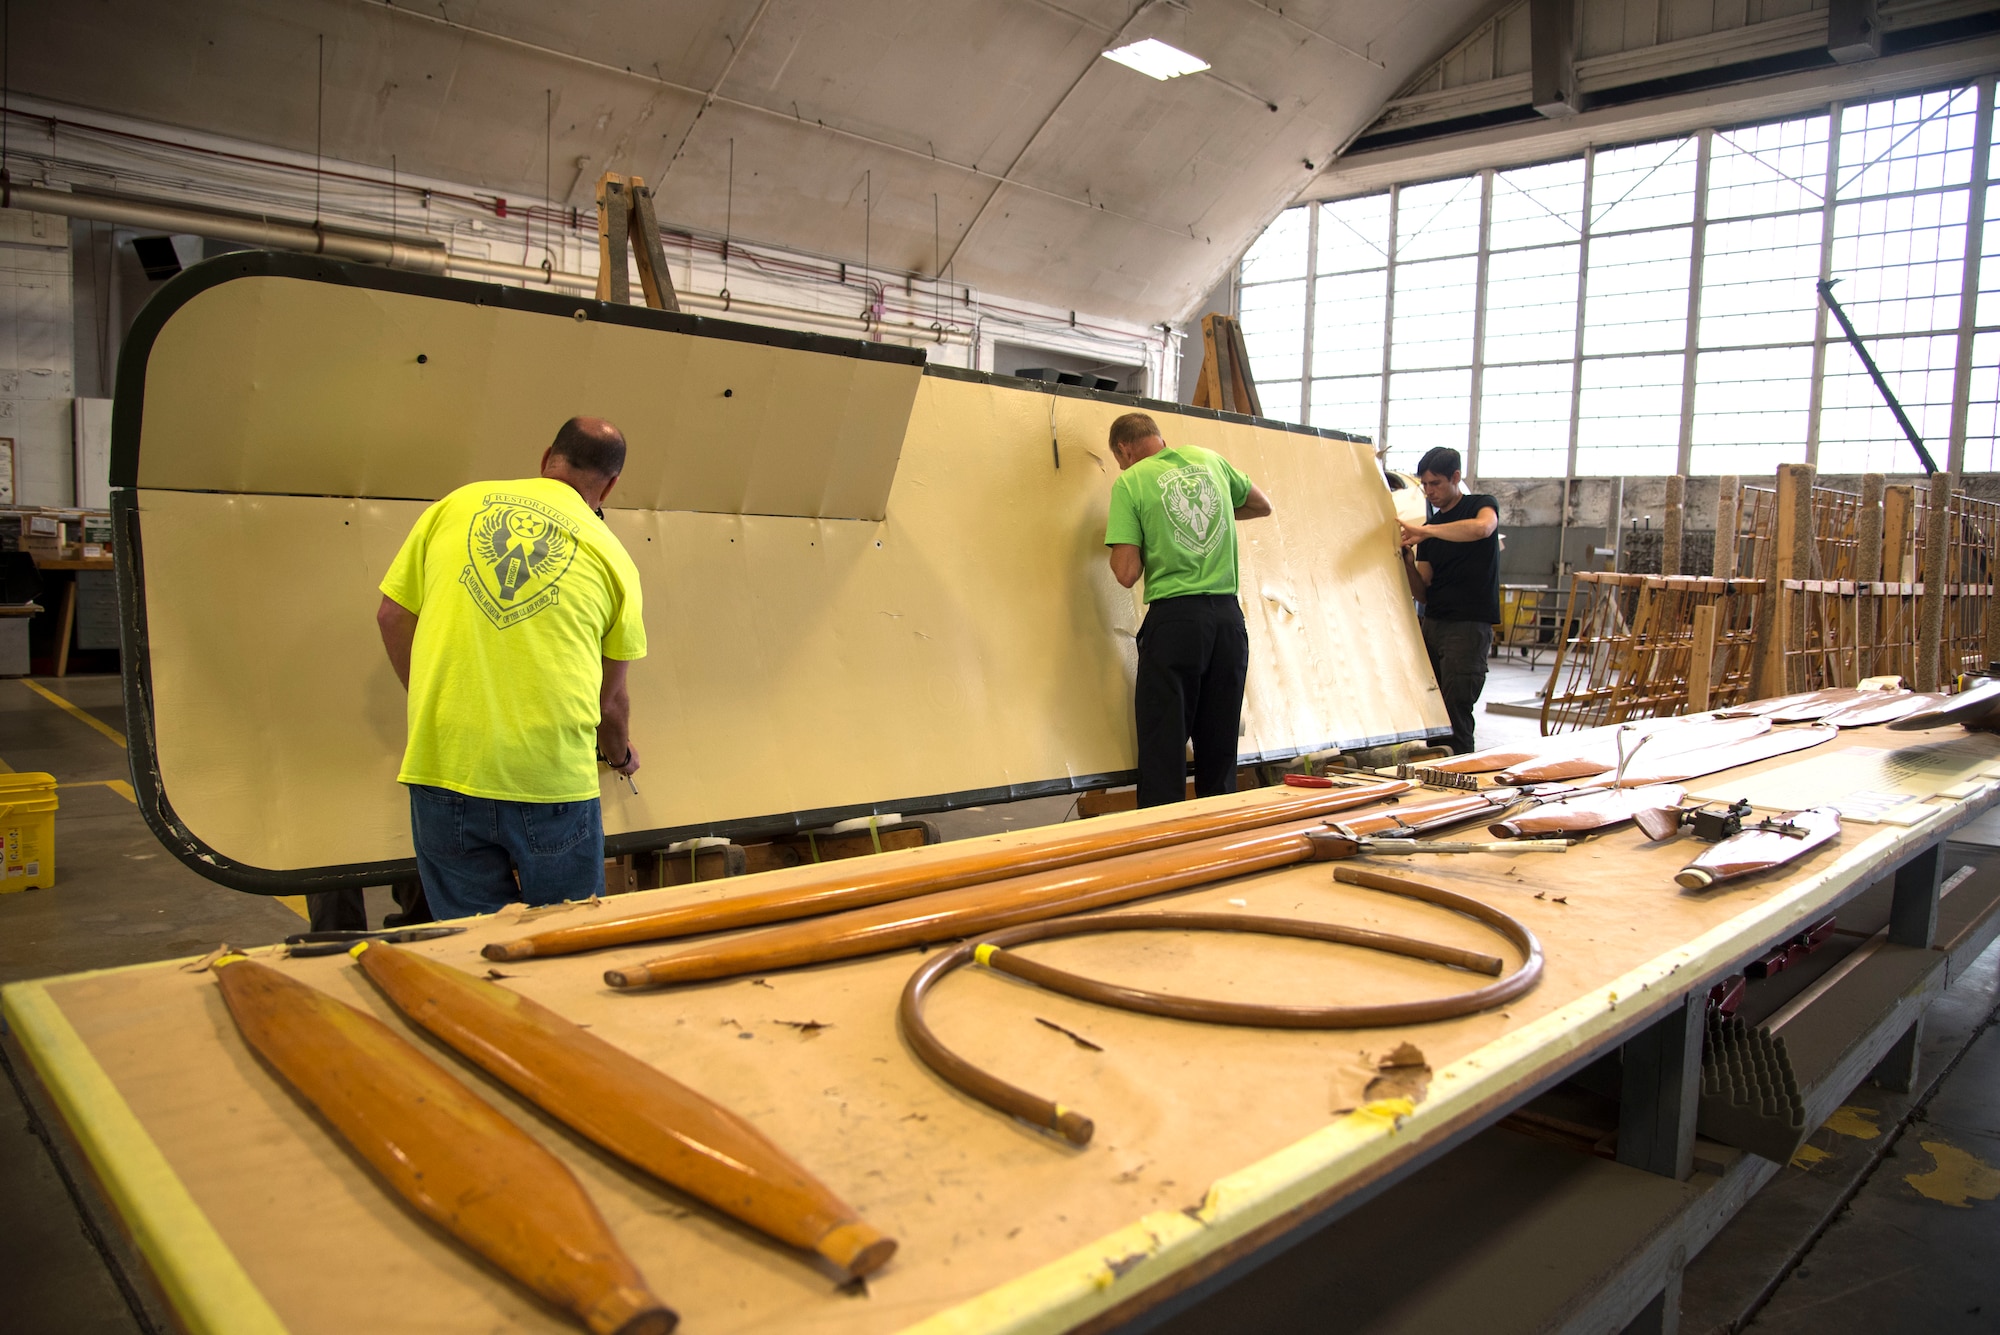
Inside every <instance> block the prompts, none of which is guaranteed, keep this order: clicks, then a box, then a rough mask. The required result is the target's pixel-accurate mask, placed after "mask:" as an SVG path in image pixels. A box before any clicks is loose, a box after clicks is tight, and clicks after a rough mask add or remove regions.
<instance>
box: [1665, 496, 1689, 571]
mask: <svg viewBox="0 0 2000 1335" xmlns="http://www.w3.org/2000/svg"><path fill="white" fill-rule="evenodd" d="M1687 481H1688V480H1687V478H1686V477H1684V476H1682V475H1681V474H1679V473H1676V474H1674V475H1673V476H1672V477H1669V478H1668V479H1667V509H1666V513H1665V514H1664V515H1662V516H1661V517H1660V573H1661V574H1662V575H1678V574H1680V573H1681V543H1682V541H1683V540H1684V538H1685V536H1686V531H1687Z"/></svg>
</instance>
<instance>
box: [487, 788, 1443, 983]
mask: <svg viewBox="0 0 2000 1335" xmlns="http://www.w3.org/2000/svg"><path fill="white" fill-rule="evenodd" d="M1409 790H1410V785H1409V784H1408V783H1405V782H1403V781H1402V780H1400V779H1385V780H1383V781H1382V782H1380V783H1366V784H1359V785H1356V786H1354V787H1351V788H1329V789H1289V788H1288V789H1286V790H1285V792H1286V793H1287V794H1288V795H1287V796H1286V797H1283V798H1280V799H1278V800H1275V801H1270V802H1259V803H1256V804H1253V805H1250V806H1244V807H1238V808H1235V809H1233V810H1229V811H1210V812H1204V813H1201V814H1199V815H1192V816H1190V815H1179V816H1166V817H1163V818H1161V819H1158V820H1153V821H1148V822H1146V823H1144V824H1138V825H1125V826H1122V827H1118V826H1113V827H1109V828H1106V827H1101V826H1099V827H1093V826H1092V825H1091V824H1090V823H1088V822H1086V823H1083V824H1080V825H1077V826H1073V827H1071V828H1069V829H1068V830H1066V831H1065V832H1063V833H1062V834H1060V835H1058V836H1056V837H1055V838H1052V839H1049V840H1047V841H1046V842H1043V843H1038V844H1036V845H1034V846H1033V847H1031V848H1014V847H1004V846H1003V847H998V848H996V847H993V846H992V845H991V844H982V845H975V846H972V847H969V848H967V849H966V850H965V851H963V852H955V853H944V854H940V855H936V856H931V857H926V858H922V859H917V860H908V859H904V858H900V857H897V856H895V855H891V856H888V857H872V858H864V859H857V860H852V861H842V862H838V863H835V864H832V865H830V866H828V867H827V868H826V869H825V870H824V872H823V873H822V874H820V875H818V876H816V877H814V878H812V879H811V880H808V881H804V882H798V881H794V882H792V883H791V884H789V885H786V886H784V887H782V888H779V889H773V890H759V891H751V892H750V893H748V894H741V895H732V896H730V897H729V898H727V899H724V900H720V901H718V902H715V903H704V904H684V905H681V906H679V907H676V908H670V909H661V910H659V911H657V912H654V913H644V914H639V915H636V916H634V917H629V918H614V919H612V920H611V921H609V922H589V923H577V924H574V925H571V926H567V927H556V928H551V929H550V930H548V931H545V932H537V933H535V934H534V935H532V936H524V937H520V938H518V939H516V940H513V941H495V942H493V943H491V944H489V945H488V946H487V947H486V948H485V950H484V951H483V952H481V953H483V954H484V955H485V956H486V958H487V959H490V960H518V959H528V958H530V957H533V956H540V955H568V954H572V953H574V952H576V951H579V950H595V949H598V948H599V947H602V946H623V945H631V944H632V943H634V942H638V941H663V940H667V939H669V938H672V937H679V936H697V935H700V934H701V933H704V932H723V931H731V930H734V929H735V928H738V927H755V926H758V925H760V924H763V923H771V922H785V921H789V920H790V919H793V918H809V917H812V916H814V915H816V914H821V913H833V912H837V911H840V910H844V909H855V908H862V907H865V906H867V905H870V904H884V903H889V902H891V901H893V900H898V899H908V898H910V897H911V896H913V895H924V894H930V893H932V892H934V891H940V890H956V889H958V888H960V887H961V886H968V885H978V884H980V883H982V882H985V881H996V880H1000V879H1002V878H1003V877H1009V876H1020V875H1023V874H1026V873H1029V872H1038V871H1054V870H1056V869H1058V868H1061V867H1072V866H1076V865H1077V864H1079V863H1084V862H1094V861H1097V860H1098V859H1100V858H1109V857H1119V856H1122V855H1125V854H1129V853H1140V852H1145V851H1148V850H1150V849H1156V848H1167V847H1171V846H1173V845H1175V844H1185V843H1191V842H1193V841H1194V840H1197V839H1209V838H1214V837H1216V836H1218V835H1225V834H1236V833H1240V832H1242V831H1244V830H1254V829H1258V828H1260V827H1262V826H1266V825H1275V824H1278V823H1279V822H1282V821H1291V820H1299V819H1302V818H1304V817H1307V816H1325V815H1330V814H1332V813H1333V812H1336V811H1347V810H1351V809H1352V808H1354V807H1362V806H1367V805H1368V804H1370V803H1372V802H1379V801H1381V800H1383V799H1384V798H1388V797H1394V796H1396V795H1397V794H1399V793H1406V792H1408V791H1409ZM1292 794H1296V795H1292Z"/></svg>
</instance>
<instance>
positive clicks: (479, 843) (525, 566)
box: [375, 417, 646, 918]
mask: <svg viewBox="0 0 2000 1335" xmlns="http://www.w3.org/2000/svg"><path fill="white" fill-rule="evenodd" d="M624 467H625V438H624V437H623V436H622V435H620V434H619V432H618V428H617V427H615V426H613V425H611V423H609V422H607V421H604V420H603V419H601V418H595V417H575V418H571V419H570V420H569V421H568V422H566V423H564V424H563V428H562V430H561V431H559V432H557V433H556V439H555V443H554V444H553V445H551V446H549V448H548V450H547V451H546V452H544V453H543V455H542V467H541V476H539V477H533V478H523V479H520V480H518V481H513V482H476V483H473V484H472V485H470V486H465V487H460V488H459V489H458V490H457V491H454V492H452V493H451V494H450V495H449V496H446V497H445V498H444V499H443V500H440V501H438V502H437V503H436V504H435V505H432V506H431V507H430V508H429V509H428V510H425V511H424V513H423V516H422V518H420V519H418V520H417V523H416V526H415V527H414V528H412V529H411V530H410V535H409V536H408V537H407V538H405V539H404V540H403V548H402V550H401V551H400V552H398V553H397V555H396V560H395V563H394V564H393V565H391V566H390V567H389V573H388V574H387V575H386V576H384V577H383V580H382V585H381V588H382V605H381V607H380V608H379V609H378V610H377V612H376V614H375V620H376V623H377V625H379V626H380V628H381V631H382V644H383V647H384V648H386V649H387V650H388V651H389V662H390V664H391V665H392V666H393V667H394V668H395V669H396V676H397V677H398V678H400V679H401V680H402V683H403V685H404V687H405V688H406V689H408V691H409V693H410V701H409V742H408V745H407V746H406V748H405V749H404V752H403V766H402V769H401V771H400V772H399V773H398V774H397V775H396V777H397V779H398V780H399V781H401V782H402V783H404V784H407V785H408V786H409V789H410V832H411V836H412V839H413V841H414V842H415V844H416V850H417V870H418V873H419V874H420V875H421V876H422V877H423V882H424V897H425V899H427V900H428V901H429V903H430V907H431V911H432V912H433V913H434V914H435V915H436V916H438V917H439V918H462V917H465V916H467V915H469V914H474V913H491V912H493V911H494V910H496V909H498V908H500V907H501V906H502V905H504V904H507V903H509V902H511V901H512V900H514V899H515V898H517V897H518V898H520V899H522V900H525V901H526V902H527V903H529V904H531V905H534V904H553V903H556V902H558V901H560V900H565V899H587V898H588V897H590V896H591V895H594V894H596V893H598V892H599V891H600V890H601V889H602V888H603V884H604V824H603V817H602V813H601V811H600V809H599V806H598V776H597V763H596V762H597V760H598V758H600V757H602V758H603V759H604V760H605V762H606V763H607V764H609V765H610V766H611V768H612V769H614V770H616V771H617V772H618V773H620V774H624V775H630V774H632V773H634V772H635V771H636V770H637V769H638V768H639V753H638V752H637V751H635V750H633V749H632V739H631V735H630V733H629V726H630V719H631V702H630V699H629V697H628V696H627V693H626V684H625V677H626V670H627V666H628V664H629V663H630V662H631V660H633V659H635V658H643V657H645V655H646V628H645V624H644V619H643V608H642V605H641V601H640V595H639V572H638V569H637V568H636V567H635V566H634V565H633V564H632V558H631V557H630V556H628V555H627V554H626V552H625V548H624V546H623V545H621V544H620V543H619V541H618V539H617V538H616V537H614V536H613V535H612V533H611V530H610V529H609V528H607V527H606V526H605V523H604V518H603V505H604V499H605V497H607V496H609V495H610V494H611V489H612V487H613V486H615V485H616V484H617V482H618V475H619V473H620V472H622V471H623V469H624ZM517 876H518V879H519V889H518V891H517V890H516V878H517Z"/></svg>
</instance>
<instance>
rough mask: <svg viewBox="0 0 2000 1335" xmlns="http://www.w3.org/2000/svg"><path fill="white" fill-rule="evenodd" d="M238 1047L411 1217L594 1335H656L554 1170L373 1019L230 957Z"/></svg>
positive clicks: (594, 1223)
mask: <svg viewBox="0 0 2000 1335" xmlns="http://www.w3.org/2000/svg"><path fill="white" fill-rule="evenodd" d="M214 967H215V980H216V983H217V985H218V986H219V987H220V988H221V990H222V1000H223V1003H224V1004H225V1005H227V1006H228V1007H229V1014H230V1016H231V1018H233V1019H234V1020H235V1021H236V1027H237V1029H238V1030H240V1031H241V1032H242V1034H243V1038H244V1040H245V1041H246V1042H248V1043H249V1044H250V1046H251V1047H252V1048H254V1049H256V1051H257V1053H258V1055H259V1056H261V1057H262V1058H263V1059H264V1060H265V1061H266V1062H268V1063H270V1065H271V1068H272V1069H273V1070H275V1071H276V1072H277V1073H278V1074H279V1075H280V1076H282V1077H283V1078H284V1079H285V1081H286V1082H287V1083H288V1084H290V1085H291V1086H292V1088H293V1089H295V1090H297V1091H298V1092H299V1094H300V1095H301V1096H302V1097H304V1099H305V1100H306V1101H307V1102H308V1103H310V1104H312V1106H313V1107H314V1108H316V1109H318V1110H319V1113H320V1115H321V1116H322V1117H324V1118H325V1119H326V1120H327V1122H328V1123H330V1124H331V1125H332V1127H333V1129H334V1130H335V1131H337V1132H339V1133H340V1136H341V1138H342V1139H343V1140H345V1141H346V1142H347V1143H348V1144H349V1145H351V1146H352V1147H353V1148H354V1151H355V1152H356V1153H357V1154H359V1155H360V1156H361V1157H362V1158H363V1159H365V1160H366V1161H367V1162H368V1165H369V1167H371V1168H373V1169H374V1170H375V1172H376V1173H377V1174H378V1175H380V1177H381V1178H382V1180H383V1181H385V1182H387V1183H388V1184H389V1186H390V1187H391V1188H393V1189H394V1190H395V1192H396V1194H397V1195H399V1196H401V1197H402V1198H403V1199H404V1200H406V1201H408V1202H409V1203H410V1204H411V1205H412V1206H414V1207H415V1208H416V1209H417V1211H418V1212H419V1213H421V1214H423V1215H424V1216H425V1217H426V1218H428V1219H430V1220H431V1221H432V1222H433V1223H435V1224H437V1225H438V1226H439V1227H441V1228H443V1229H444V1230H445V1231H446V1232H448V1233H450V1234H451V1235H452V1236H453V1237H455V1238H457V1239H458V1240H459V1241H460V1242H463V1243H464V1244H465V1245H466V1246H468V1247H470V1248H472V1250H474V1251H476V1252H478V1253H479V1254H480V1255H481V1256H483V1257H485V1258H486V1259H487V1260H488V1261H490V1262H492V1263H493V1264H494V1265H495V1266H497V1267H499V1268H500V1269H501V1270H503V1271H505V1272H506V1273H507V1274H509V1275H511V1276H513V1278H515V1279H516V1280H519V1281H520V1282H521V1283H522V1284H524V1285H526V1286H527V1287H528V1288H530V1289H532V1290H534V1291H535V1292H536V1293H538V1294H540V1295H541V1296H542V1297H543V1298H545V1299H547V1300H548V1301H549V1302H551V1303H554V1304H555V1305H556V1306H558V1307H561V1308H563V1309H564V1310H566V1311H568V1312H571V1313H574V1314H575V1315H576V1316H577V1317H578V1318H579V1319H580V1320H581V1321H582V1322H583V1324H584V1325H585V1326H587V1327H589V1328H590V1330H591V1331H593V1332H595V1335H666V1332H668V1331H671V1330H672V1329H673V1328H674V1325H675V1322H676V1321H677V1320H678V1318H676V1317H675V1315H674V1313H673V1312H672V1311H670V1310H669V1309H668V1308H667V1307H666V1306H664V1305H663V1304H662V1303H661V1302H660V1300H659V1299H658V1298H655V1297H654V1296H653V1295H652V1293H650V1292H649V1291H648V1290H647V1288H646V1281H645V1279H644V1278H643V1277H642V1276H641V1275H640V1274H639V1271H638V1268H637V1267H636V1266H634V1265H633V1264H632V1262H631V1261H630V1260H629V1259H628V1258H627V1257H626V1255H625V1253H624V1252H623V1251H622V1250H620V1248H619V1246H618V1241H617V1239H615V1238H614V1237H612V1236H611V1230H610V1228H608V1227H607V1226H606V1225H605V1223H604V1219H603V1217H602V1216H600V1215H599V1214H598V1213H597V1207H596V1206H594V1205H592V1204H591V1203H590V1197H588V1196H586V1195H585V1194H584V1191H583V1187H582V1185H581V1184H580V1183H578V1182H577V1180H576V1178H575V1176H574V1175H573V1174H571V1172H570V1171H569V1169H568V1168H565V1167H564V1166H563V1163H562V1161H561V1160H560V1159H558V1158H556V1157H555V1156H554V1155H553V1154H550V1153H549V1152H548V1151H547V1150H545V1149H543V1148H542V1146H541V1145H540V1144H539V1143H538V1142H537V1141H535V1140H534V1139H533V1138H532V1137H530V1136H529V1135H528V1134H527V1133H526V1132H525V1131H523V1130H521V1128H519V1127H517V1126H515V1125H514V1124H513V1123H512V1122H510V1121H508V1120H507V1119H506V1118H505V1117H503V1116H501V1115H500V1113H499V1112H497V1111H496V1110H495V1109H494V1108H493V1107H492V1106H491V1105H490V1104H488V1103H487V1102H486V1101H485V1100H484V1099H482V1098H480V1097H479V1096H478V1095H477V1094H474V1093H473V1092H472V1091H471V1090H470V1089H467V1088H466V1087H465V1085H464V1084H462V1083H460V1082H459V1081H458V1080H457V1079H455V1078H454V1077H453V1076H451V1075H450V1074H449V1073H448V1072H446V1071H445V1069H444V1068H443V1067H441V1066H439V1065H438V1064H437V1063H436V1062H434V1061H432V1060H431V1059H430V1058H429V1057H426V1056H425V1055H424V1054H423V1053H421V1052H419V1051H417V1049H416V1048H414V1047H412V1046H411V1045H410V1044H409V1043H407V1042H405V1041H404V1040H403V1039H401V1038H398V1037H397V1036H396V1035H395V1034H394V1033H392V1032H391V1031H390V1030H389V1028H388V1027H387V1026H386V1025H384V1024H383V1023H382V1022H381V1021H380V1020H377V1019H375V1018H374V1017H373V1016H371V1015H364V1014H363V1013H362V1012H360V1011H358V1010H356V1009H355V1008H354V1007H352V1006H349V1005H347V1004H346V1003H345V1002H342V1001H337V1000H335V999H334V998H332V997H330V996H328V995H326V994H325V993H324V992H320V991H317V990H315V989H313V988H310V987H307V986H306V985H305V984H304V983H301V982H298V981H297V980H295V979H293V978H289V977H287V976H286V975H284V974H282V973H280V972H278V971H277V970H276V969H273V968H270V967H269V966H267V965H263V964H257V963H254V962H252V961H250V960H246V959H244V958H243V957H242V956H240V955H225V956H223V957H222V958H221V959H219V960H217V961H216V962H215V966H214Z"/></svg>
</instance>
